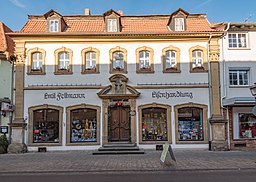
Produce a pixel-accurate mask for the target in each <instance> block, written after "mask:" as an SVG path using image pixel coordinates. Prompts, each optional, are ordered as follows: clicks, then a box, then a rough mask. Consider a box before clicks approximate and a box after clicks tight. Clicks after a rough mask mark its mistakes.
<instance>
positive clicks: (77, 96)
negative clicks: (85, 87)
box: [44, 92, 85, 101]
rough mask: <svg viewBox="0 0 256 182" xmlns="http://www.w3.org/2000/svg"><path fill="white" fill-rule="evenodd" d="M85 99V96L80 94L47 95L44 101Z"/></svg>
mask: <svg viewBox="0 0 256 182" xmlns="http://www.w3.org/2000/svg"><path fill="white" fill-rule="evenodd" d="M82 98H85V94H82V93H79V94H73V93H72V94H71V93H67V92H65V93H61V92H59V93H45V94H44V99H56V100H57V101H59V100H63V99H82Z"/></svg>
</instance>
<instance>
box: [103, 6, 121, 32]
mask: <svg viewBox="0 0 256 182" xmlns="http://www.w3.org/2000/svg"><path fill="white" fill-rule="evenodd" d="M120 16H122V15H121V14H119V13H117V12H115V11H114V10H112V9H111V10H109V11H107V12H106V13H104V14H103V17H104V21H105V31H106V32H121V27H122V26H121V17H120Z"/></svg>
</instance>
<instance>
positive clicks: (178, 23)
mask: <svg viewBox="0 0 256 182" xmlns="http://www.w3.org/2000/svg"><path fill="white" fill-rule="evenodd" d="M184 30H185V26H184V18H175V31H184Z"/></svg>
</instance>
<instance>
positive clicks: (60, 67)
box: [54, 47, 73, 74]
mask: <svg viewBox="0 0 256 182" xmlns="http://www.w3.org/2000/svg"><path fill="white" fill-rule="evenodd" d="M54 54H55V73H54V74H72V57H73V52H72V50H71V49H68V48H65V47H62V48H60V49H57V50H55V52H54Z"/></svg>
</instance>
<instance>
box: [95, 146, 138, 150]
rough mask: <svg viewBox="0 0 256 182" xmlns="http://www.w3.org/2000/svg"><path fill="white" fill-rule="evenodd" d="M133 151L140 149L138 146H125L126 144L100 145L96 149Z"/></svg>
mask: <svg viewBox="0 0 256 182" xmlns="http://www.w3.org/2000/svg"><path fill="white" fill-rule="evenodd" d="M125 150H126V151H135V150H140V149H139V147H134V146H133V147H127V146H114V147H110V146H108V147H105V146H104V147H100V148H99V149H98V151H125Z"/></svg>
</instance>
